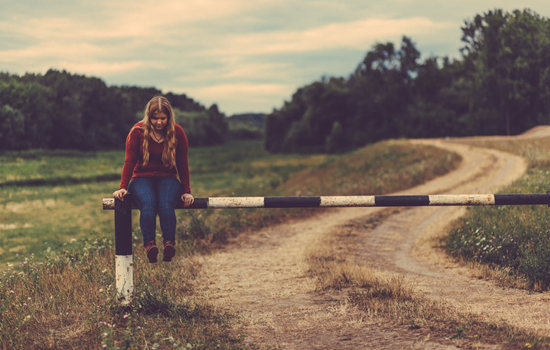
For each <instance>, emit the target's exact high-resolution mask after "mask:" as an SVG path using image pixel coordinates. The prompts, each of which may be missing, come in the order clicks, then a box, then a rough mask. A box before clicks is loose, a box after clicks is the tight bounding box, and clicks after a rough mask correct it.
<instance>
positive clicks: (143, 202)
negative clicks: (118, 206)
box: [128, 177, 183, 245]
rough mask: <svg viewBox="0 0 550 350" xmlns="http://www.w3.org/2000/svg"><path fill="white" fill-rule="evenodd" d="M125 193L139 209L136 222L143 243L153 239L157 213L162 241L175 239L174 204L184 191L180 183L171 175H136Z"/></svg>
mask: <svg viewBox="0 0 550 350" xmlns="http://www.w3.org/2000/svg"><path fill="white" fill-rule="evenodd" d="M128 192H129V193H130V194H131V195H132V200H133V201H134V203H135V204H136V205H137V207H138V208H139V211H140V216H139V225H140V227H141V234H142V235H143V244H144V245H145V244H146V243H147V242H149V241H153V240H155V231H156V227H157V214H158V216H159V219H160V228H161V230H162V237H163V238H164V242H166V241H175V240H176V211H175V208H176V204H177V203H178V201H180V200H181V199H180V198H181V196H182V194H183V186H182V185H181V183H180V182H179V181H178V180H177V179H175V178H173V177H136V178H134V179H133V180H132V182H130V185H129V186H128Z"/></svg>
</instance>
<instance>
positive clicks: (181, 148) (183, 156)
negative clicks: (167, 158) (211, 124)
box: [176, 125, 191, 193]
mask: <svg viewBox="0 0 550 350" xmlns="http://www.w3.org/2000/svg"><path fill="white" fill-rule="evenodd" d="M176 137H177V139H178V144H177V145H176V167H177V168H178V174H179V177H180V181H181V184H182V186H183V193H191V188H190V179H189V160H188V156H189V143H188V141H187V136H186V135H185V132H184V131H183V129H182V128H181V127H180V126H179V125H177V126H176Z"/></svg>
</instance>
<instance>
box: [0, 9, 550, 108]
mask: <svg viewBox="0 0 550 350" xmlns="http://www.w3.org/2000/svg"><path fill="white" fill-rule="evenodd" d="M0 8H1V9H2V10H1V11H0V71H2V72H8V73H12V74H20V75H22V74H25V73H27V72H29V73H40V74H43V73H45V72H46V71H47V70H48V69H57V70H66V71H68V72H70V73H73V74H82V75H86V76H94V77H98V78H100V79H102V80H103V81H104V82H105V83H106V84H107V85H134V86H141V87H156V88H158V89H160V90H162V92H163V93H167V92H174V93H185V94H186V95H188V96H189V97H191V98H193V99H195V100H196V101H198V102H199V103H201V104H203V105H205V106H206V107H208V106H210V105H211V104H213V103H216V104H217V105H218V107H219V109H220V111H222V112H224V113H226V114H227V115H231V114H235V113H246V112H263V113H269V112H271V111H272V110H273V109H279V108H281V107H282V105H283V104H284V101H289V100H290V99H291V96H292V94H293V93H294V92H295V91H296V89H298V88H299V87H301V86H304V85H307V84H310V83H312V82H314V81H316V80H319V79H320V78H321V77H323V76H329V77H330V76H336V77H342V76H343V77H347V76H348V75H349V74H350V73H351V72H352V71H354V70H355V68H356V67H357V65H358V64H359V62H360V61H361V60H362V59H363V58H364V56H365V54H366V52H367V51H369V50H370V49H371V48H372V46H373V45H374V44H376V43H379V42H388V41H389V42H393V43H394V44H395V45H396V46H399V43H400V41H401V38H402V36H403V35H406V36H409V37H410V38H412V40H413V41H414V42H415V43H416V46H417V48H418V50H419V51H420V52H421V54H422V56H421V59H420V60H421V61H422V60H424V59H425V58H427V57H430V56H439V57H442V56H449V57H452V58H453V57H454V58H459V57H460V52H459V49H460V47H461V46H462V45H461V41H460V37H461V29H460V27H461V26H462V25H463V24H464V21H465V20H468V19H472V18H473V17H474V16H475V15H476V14H483V13H484V12H487V11H489V10H492V9H495V8H499V9H503V10H506V11H512V10H514V9H521V10H522V9H525V8H529V9H532V10H533V11H535V12H536V13H538V14H539V15H541V16H543V17H550V1H548V0H544V1H543V0H531V1H508V0H500V1H494V0H476V1H475V0H460V1H457V0H385V1H373V0H363V1H360V0H349V1H346V0H294V1H291V0H155V1H150V0H132V1H117V0H63V1H57V0H18V1H13V0H0Z"/></svg>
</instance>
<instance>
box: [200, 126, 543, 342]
mask: <svg viewBox="0 0 550 350" xmlns="http://www.w3.org/2000/svg"><path fill="white" fill-rule="evenodd" d="M537 135H538V134H537ZM410 142H415V143H424V144H430V145H435V146H437V147H441V148H443V149H447V150H451V151H454V152H457V153H459V154H460V155H461V156H462V157H463V161H462V163H461V165H460V167H459V168H458V169H457V170H455V171H453V172H451V173H449V174H447V175H445V176H442V177H439V178H437V179H435V180H433V181H430V182H429V183H426V184H423V185H421V186H417V187H415V188H412V189H410V190H407V191H404V192H400V193H398V194H452V193H456V194H457V193H464V194H466V193H495V192H498V190H499V188H501V187H502V186H504V185H506V184H509V183H510V182H512V181H513V180H515V179H517V178H519V177H520V176H521V175H522V174H523V173H524V172H525V170H526V162H525V160H524V159H522V158H520V157H516V156H513V155H510V154H506V153H502V152H498V151H494V150H488V149H482V148H475V147H470V146H466V145H460V144H455V143H451V142H446V141H444V140H416V141H410ZM381 210H384V208H345V209H329V210H325V211H323V212H322V214H321V215H317V216H316V217H313V218H309V219H305V220H301V221H294V222H290V223H286V224H283V225H279V226H274V227H271V228H268V229H265V230H263V231H261V232H259V233H257V234H256V235H253V236H250V237H247V238H246V239H244V238H243V239H241V240H240V241H239V242H237V243H235V244H232V245H230V246H228V247H227V248H225V249H224V250H222V251H219V252H216V253H214V254H212V255H210V256H206V257H202V258H201V259H202V261H201V264H202V266H203V274H202V277H201V279H200V280H199V281H198V285H199V286H201V288H202V290H201V293H203V295H204V296H205V298H207V299H208V300H210V301H211V302H212V303H214V304H215V305H216V306H217V307H219V308H221V309H224V310H228V311H231V312H236V313H238V314H239V315H240V317H241V321H242V323H241V325H242V327H243V328H242V329H241V332H242V334H244V335H245V336H246V341H247V342H250V344H251V345H255V346H258V347H268V348H283V349H313V348H317V349H335V348H339V349H370V348H372V349H396V348H402V349H453V348H455V347H454V346H453V345H452V344H451V345H450V344H449V343H448V342H447V343H438V342H437V341H434V340H430V339H427V338H426V337H425V336H424V335H421V334H419V333H415V332H414V331H411V330H408V329H406V328H404V327H398V326H395V325H391V324H388V323H386V324H382V323H380V321H378V320H377V319H375V318H370V317H366V316H365V315H364V314H362V313H360V312H358V311H357V310H355V308H354V307H353V306H351V305H348V304H347V303H346V298H345V295H343V294H342V295H339V294H338V293H336V292H335V293H334V294H331V295H327V294H319V293H315V291H314V290H315V280H314V278H312V277H308V275H307V274H306V269H307V266H306V263H305V254H306V253H307V249H308V247H310V246H312V245H314V244H316V242H318V241H319V240H322V239H323V237H326V235H331V234H334V233H335V232H338V230H342V228H343V225H346V224H349V223H350V222H354V221H357V220H367V219H368V218H369V217H371V216H373V215H375V214H376V213H379V212H380V211H381ZM465 212H466V209H465V208H461V207H416V208H405V209H401V210H396V212H395V213H393V214H391V215H390V216H389V217H388V218H387V219H385V220H384V221H383V222H382V223H381V224H380V225H378V226H377V227H376V228H375V229H373V230H365V232H363V233H361V234H362V235H364V239H362V240H360V241H361V244H358V245H355V246H354V248H353V250H354V251H353V252H350V254H353V255H354V256H356V257H359V258H360V263H361V264H364V265H366V266H369V267H372V268H376V269H379V270H382V271H388V272H390V273H396V274H402V275H404V276H406V277H407V278H408V279H409V278H410V279H413V280H414V281H415V284H416V286H417V289H418V292H419V293H422V294H423V295H425V296H428V297H430V298H434V299H437V300H446V301H447V302H448V303H449V304H450V305H451V306H452V307H456V308H457V309H459V310H461V311H466V312H472V313H475V314H479V315H481V316H483V317H486V318H487V319H488V320H493V321H494V320H499V319H503V320H505V321H507V322H508V323H509V324H512V325H516V326H520V327H523V328H526V329H531V330H535V331H537V332H538V333H540V334H544V335H550V323H549V322H550V306H549V305H550V303H548V301H550V295H549V294H548V293H540V294H531V295H530V294H529V293H527V292H525V291H520V290H512V289H503V288H500V287H497V286H495V285H494V284H493V283H491V282H486V281H481V280H478V279H476V278H475V277H472V276H471V274H470V272H469V271H468V270H467V269H465V268H461V267H459V266H457V265H456V264H454V263H453V262H452V261H451V260H450V259H448V258H447V257H446V256H445V255H444V254H442V253H441V252H438V251H437V250H436V249H433V248H432V245H433V243H432V242H433V239H434V237H437V236H439V235H441V234H442V233H444V232H445V229H446V228H447V227H448V225H449V224H450V223H451V222H452V221H453V220H455V219H457V218H458V217H460V216H461V215H464V213H465ZM496 348H498V346H496Z"/></svg>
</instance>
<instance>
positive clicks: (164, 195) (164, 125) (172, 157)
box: [113, 96, 194, 263]
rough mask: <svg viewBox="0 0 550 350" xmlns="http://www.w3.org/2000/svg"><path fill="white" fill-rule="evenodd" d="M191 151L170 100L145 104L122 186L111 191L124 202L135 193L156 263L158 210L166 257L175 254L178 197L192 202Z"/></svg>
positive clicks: (129, 144)
mask: <svg viewBox="0 0 550 350" xmlns="http://www.w3.org/2000/svg"><path fill="white" fill-rule="evenodd" d="M187 154H188V143H187V137H186V136H185V132H184V131H183V129H182V127H181V126H179V125H177V124H176V123H175V122H174V112H173V110H172V106H171V105H170V102H168V100H167V99H166V98H164V97H162V96H155V97H153V98H152V99H151V100H150V101H149V103H147V106H146V107H145V116H144V118H143V120H142V121H141V122H138V123H137V124H135V125H134V127H133V128H132V129H131V130H130V133H129V134H128V137H127V138H126V159H125V161H124V167H123V169H122V176H121V181H120V189H119V190H117V191H115V192H113V196H114V197H115V198H117V199H119V200H121V201H123V200H124V196H126V195H127V194H131V195H132V197H131V198H132V200H133V201H134V203H135V204H136V205H137V206H138V208H139V210H140V219H139V224H140V227H141V233H142V234H143V244H144V246H145V252H146V254H147V258H148V259H149V262H151V263H156V262H157V255H158V253H159V249H158V248H157V245H156V242H155V230H156V221H157V214H158V216H159V219H160V227H161V230H162V236H163V239H164V253H163V259H162V260H163V261H171V260H172V258H173V257H174V255H175V254H176V248H175V245H176V213H175V208H176V205H177V203H178V201H179V200H180V199H181V201H183V205H184V207H188V206H190V205H191V204H193V201H194V198H193V196H192V195H191V189H190V187H189V164H188V158H187ZM178 174H179V179H180V181H181V182H180V181H178ZM130 180H131V182H130ZM128 183H129V185H128Z"/></svg>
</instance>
